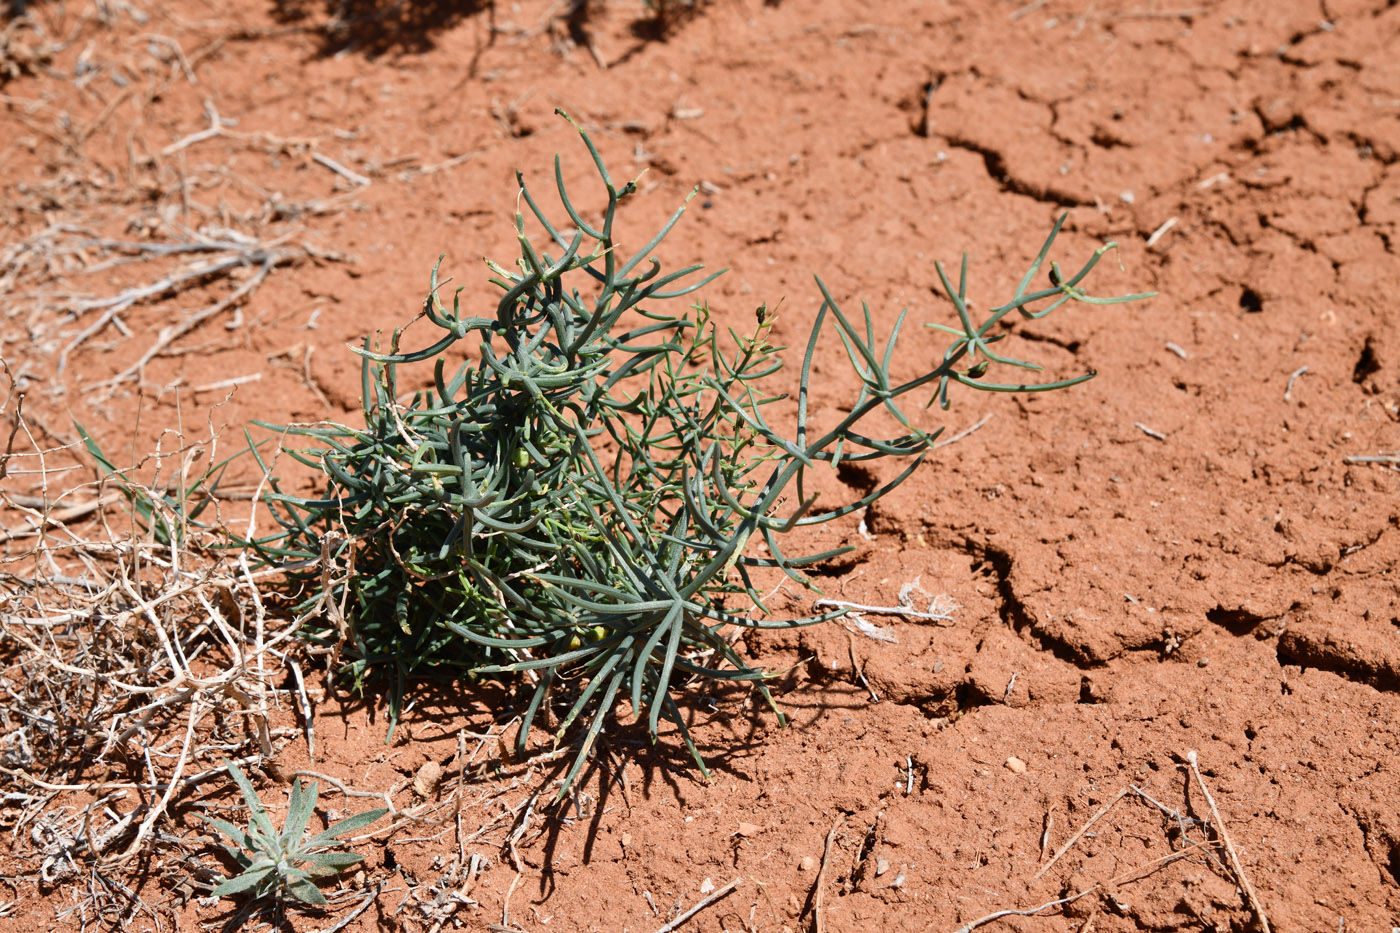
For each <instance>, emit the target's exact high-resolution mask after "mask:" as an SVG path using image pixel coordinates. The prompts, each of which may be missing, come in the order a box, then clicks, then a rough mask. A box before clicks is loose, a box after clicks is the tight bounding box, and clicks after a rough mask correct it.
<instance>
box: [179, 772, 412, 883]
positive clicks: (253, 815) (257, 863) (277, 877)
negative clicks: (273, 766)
mask: <svg viewBox="0 0 1400 933" xmlns="http://www.w3.org/2000/svg"><path fill="white" fill-rule="evenodd" d="M224 766H225V767H226V768H227V769H228V773H229V776H230V777H231V778H233V781H234V783H235V784H237V785H238V789H239V791H240V792H241V793H242V794H243V800H244V802H245V803H247V805H248V813H249V820H248V828H247V829H246V830H243V829H239V828H238V827H237V826H234V825H233V824H232V823H229V822H227V821H226V820H218V819H214V818H213V817H208V816H206V817H204V819H205V820H206V821H208V822H209V824H210V825H211V826H213V827H214V828H215V829H217V830H218V831H219V832H221V833H223V834H224V835H225V836H227V837H228V838H229V840H230V841H232V842H233V844H234V845H232V846H230V845H225V846H223V848H224V851H225V852H227V853H228V854H229V856H230V857H231V858H232V859H233V860H234V861H235V862H236V863H238V865H239V867H240V868H242V869H243V870H242V871H241V872H239V873H238V874H237V875H234V876H233V877H232V878H227V879H225V880H224V881H223V882H222V883H221V884H219V886H218V887H216V888H214V890H213V891H212V892H211V893H212V894H213V895H215V896H216V897H226V896H228V895H230V894H238V893H241V892H247V893H248V894H250V895H252V897H253V898H255V899H258V898H263V897H269V896H271V897H275V898H276V899H277V900H278V901H279V902H281V901H284V900H286V899H287V898H291V899H293V900H298V901H301V902H302V903H304V904H312V905H314V906H317V907H323V906H325V905H326V903H327V902H326V898H325V895H323V894H322V893H321V891H320V889H319V888H317V887H316V882H317V880H319V879H321V878H326V877H329V876H331V875H335V874H339V873H340V872H341V871H344V870H345V869H346V868H349V867H350V866H351V865H355V864H357V863H359V862H361V861H363V860H364V856H363V855H356V854H354V853H353V852H327V851H325V850H326V849H328V848H329V847H331V846H333V845H334V844H335V843H336V842H337V841H338V840H339V839H340V837H341V836H344V835H346V834H348V833H352V832H354V831H355V830H357V829H363V828H364V827H366V826H368V825H370V824H371V823H373V822H374V821H375V820H377V819H379V818H380V817H381V816H383V815H384V814H385V813H388V812H389V811H388V810H386V809H384V808H382V807H381V808H379V809H375V810H366V811H365V812H363V813H357V814H355V815H354V816H351V817H347V818H346V819H343V820H341V821H340V822H339V823H336V824H335V825H334V826H331V827H330V828H328V829H327V830H326V831H325V832H322V833H317V834H316V835H314V836H311V837H310V838H307V836H306V828H307V826H308V825H309V824H310V822H311V816H312V814H313V813H314V812H315V810H316V797H317V793H318V788H317V785H316V782H315V781H312V782H311V784H310V786H309V787H304V786H302V783H301V778H297V779H296V780H295V781H294V782H292V794H291V797H290V799H289V801H288V809H287V819H286V822H285V823H283V824H282V831H281V832H278V831H277V830H276V829H274V828H273V826H272V821H271V820H270V819H268V817H267V810H266V809H265V808H264V807H263V805H262V801H260V800H259V799H258V793H257V791H256V790H254V789H253V784H252V782H251V781H249V780H248V778H247V776H246V775H245V774H244V773H243V772H242V771H241V770H240V769H239V768H238V766H237V765H235V764H233V763H232V762H229V761H226V762H224Z"/></svg>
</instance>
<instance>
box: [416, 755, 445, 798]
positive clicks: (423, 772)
mask: <svg viewBox="0 0 1400 933" xmlns="http://www.w3.org/2000/svg"><path fill="white" fill-rule="evenodd" d="M441 783H442V765H440V764H438V763H437V762H436V761H425V762H423V767H421V768H419V769H418V774H417V775H416V776H415V777H414V778H413V792H414V793H415V794H417V795H418V796H419V797H431V796H432V795H433V794H435V793H437V789H438V785H440V784H441Z"/></svg>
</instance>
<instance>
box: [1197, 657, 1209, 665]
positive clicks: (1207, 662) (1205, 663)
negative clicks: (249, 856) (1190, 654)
mask: <svg viewBox="0 0 1400 933" xmlns="http://www.w3.org/2000/svg"><path fill="white" fill-rule="evenodd" d="M1209 665H1210V658H1201V659H1200V660H1199V661H1197V662H1196V666H1197V667H1208V666H1209Z"/></svg>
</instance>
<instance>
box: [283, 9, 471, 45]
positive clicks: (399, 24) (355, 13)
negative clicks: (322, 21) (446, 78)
mask: <svg viewBox="0 0 1400 933" xmlns="http://www.w3.org/2000/svg"><path fill="white" fill-rule="evenodd" d="M318 7H319V8H320V9H321V10H322V12H323V14H324V15H325V16H326V17H327V18H328V20H327V23H326V25H325V26H324V27H323V28H322V29H321V30H320V33H321V47H320V49H319V50H318V53H319V54H321V55H335V54H337V53H340V52H344V51H351V50H354V51H359V52H362V53H364V54H365V55H367V56H368V57H370V58H377V57H378V56H380V55H385V54H389V53H394V52H427V51H429V50H430V49H432V48H434V47H435V46H436V45H437V36H438V34H440V33H442V32H444V31H446V30H449V29H451V28H452V27H453V26H456V25H457V24H458V23H460V22H461V21H462V20H464V19H467V18H468V17H471V16H474V15H475V14H477V13H480V12H483V11H488V12H489V13H490V15H491V16H492V18H493V20H494V16H495V8H496V5H495V3H494V0H272V15H273V18H274V19H276V20H278V21H279V22H283V23H300V22H304V21H306V20H309V19H312V18H313V17H314V16H317V15H318V14H317V12H316V10H317V8H318ZM491 34H492V35H493V36H494V34H495V30H494V28H493V29H492V31H491Z"/></svg>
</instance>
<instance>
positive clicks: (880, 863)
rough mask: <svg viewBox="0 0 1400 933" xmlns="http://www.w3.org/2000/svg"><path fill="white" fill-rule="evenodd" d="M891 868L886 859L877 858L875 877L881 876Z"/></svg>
mask: <svg viewBox="0 0 1400 933" xmlns="http://www.w3.org/2000/svg"><path fill="white" fill-rule="evenodd" d="M889 870H890V863H889V862H887V861H886V860H885V859H882V858H877V859H876V860H875V877H876V878H878V877H880V876H881V875H883V874H884V873H885V872H887V871H889Z"/></svg>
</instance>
